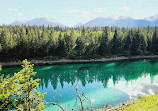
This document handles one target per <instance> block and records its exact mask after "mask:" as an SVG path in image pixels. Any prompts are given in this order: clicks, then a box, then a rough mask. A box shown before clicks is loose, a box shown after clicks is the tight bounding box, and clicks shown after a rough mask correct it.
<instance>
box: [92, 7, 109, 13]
mask: <svg viewBox="0 0 158 111" xmlns="http://www.w3.org/2000/svg"><path fill="white" fill-rule="evenodd" d="M94 12H99V13H103V12H107V10H106V9H105V8H95V9H94Z"/></svg>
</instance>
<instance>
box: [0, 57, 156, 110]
mask: <svg viewBox="0 0 158 111" xmlns="http://www.w3.org/2000/svg"><path fill="white" fill-rule="evenodd" d="M20 69H21V68H19V67H16V68H15V67H14V68H6V69H3V71H1V73H5V74H8V73H10V74H13V72H18V71H19V70H20ZM34 69H35V71H36V72H37V74H36V77H35V78H40V79H41V81H40V85H39V87H38V88H37V90H38V91H40V92H42V93H44V92H47V95H45V97H44V100H46V101H48V102H51V101H55V102H58V103H59V102H60V101H61V97H60V95H62V102H61V105H62V106H63V107H64V108H65V109H67V110H71V109H72V108H73V105H74V104H75V100H76V99H75V98H76V90H75V88H74V87H71V86H75V85H76V82H77V78H79V91H83V92H84V93H85V94H86V96H87V97H90V98H91V100H92V105H93V107H94V108H95V109H96V108H101V107H102V106H103V105H106V104H112V105H116V104H119V103H121V102H126V101H128V100H130V99H134V98H135V97H137V96H140V95H145V94H154V93H156V91H157V89H158V60H156V59H152V60H139V61H123V62H108V63H95V64H69V65H52V66H36V67H35V68H34ZM78 103H79V102H78ZM84 106H85V107H90V104H89V102H88V101H85V103H84ZM78 107H80V104H77V105H76V106H75V108H74V109H76V108H78ZM45 110H46V111H55V110H57V111H58V110H59V109H58V107H54V106H53V105H48V106H47V107H46V108H45Z"/></svg>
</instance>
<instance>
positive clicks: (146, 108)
mask: <svg viewBox="0 0 158 111" xmlns="http://www.w3.org/2000/svg"><path fill="white" fill-rule="evenodd" d="M116 108H117V107H116ZM113 109H114V108H112V109H111V110H110V108H109V109H108V111H158V94H155V95H148V96H142V97H141V96H140V97H138V98H136V99H135V100H131V101H129V102H127V103H124V104H122V106H121V107H120V108H117V110H116V109H115V110H113ZM105 110H106V109H102V110H101V109H100V110H99V111H105Z"/></svg>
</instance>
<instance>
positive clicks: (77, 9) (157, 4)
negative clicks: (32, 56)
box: [0, 0, 158, 26]
mask: <svg viewBox="0 0 158 111" xmlns="http://www.w3.org/2000/svg"><path fill="white" fill-rule="evenodd" d="M156 14H158V0H0V24H9V23H11V22H14V21H16V20H18V21H24V20H31V19H34V18H40V17H50V18H53V19H55V20H57V21H59V22H60V23H62V24H64V25H67V26H73V25H75V24H77V23H79V22H81V23H85V22H87V21H90V20H92V19H94V18H96V17H110V16H129V17H133V18H136V19H141V18H145V17H148V16H153V15H156Z"/></svg>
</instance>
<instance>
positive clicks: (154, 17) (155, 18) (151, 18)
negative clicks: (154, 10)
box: [145, 14, 158, 21]
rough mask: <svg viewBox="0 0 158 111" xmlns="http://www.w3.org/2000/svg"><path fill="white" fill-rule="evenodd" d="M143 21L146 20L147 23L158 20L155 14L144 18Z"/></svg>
mask: <svg viewBox="0 0 158 111" xmlns="http://www.w3.org/2000/svg"><path fill="white" fill-rule="evenodd" d="M145 20H148V21H155V20H158V14H156V15H154V16H150V17H146V18H145Z"/></svg>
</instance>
